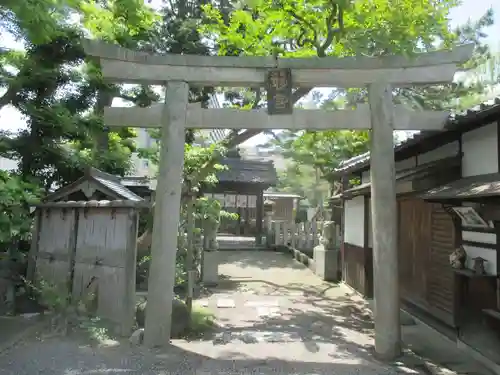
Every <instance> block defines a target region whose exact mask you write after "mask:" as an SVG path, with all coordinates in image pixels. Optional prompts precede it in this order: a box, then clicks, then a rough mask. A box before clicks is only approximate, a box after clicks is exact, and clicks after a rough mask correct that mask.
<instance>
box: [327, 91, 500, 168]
mask: <svg viewBox="0 0 500 375" xmlns="http://www.w3.org/2000/svg"><path fill="white" fill-rule="evenodd" d="M493 114H500V98H495V99H491V100H489V101H486V102H484V103H481V104H480V105H477V106H475V107H472V108H469V109H468V110H467V111H463V112H456V113H452V114H451V115H450V117H449V119H448V121H447V123H446V125H445V127H444V130H445V131H451V130H457V131H466V130H469V129H468V128H471V125H476V124H475V122H476V121H478V120H481V119H483V118H486V117H488V116H491V115H493ZM477 125H479V124H477ZM473 127H474V126H472V128H473ZM442 133H443V132H442V131H423V132H415V133H414V134H412V135H410V136H409V137H408V138H407V139H405V140H404V141H400V142H397V143H396V144H395V145H394V152H395V153H397V152H399V151H402V150H404V149H406V148H407V147H409V146H412V145H416V144H418V143H420V142H422V141H423V140H425V139H428V138H431V137H434V136H437V135H439V134H442ZM369 165H370V152H365V153H363V154H361V155H358V156H355V157H353V158H351V159H348V160H345V161H343V162H342V163H340V165H339V167H338V168H337V169H336V172H338V173H340V174H342V173H345V172H355V171H357V170H359V169H363V168H364V167H367V166H369Z"/></svg>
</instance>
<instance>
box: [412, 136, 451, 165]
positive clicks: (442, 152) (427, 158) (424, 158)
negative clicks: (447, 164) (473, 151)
mask: <svg viewBox="0 0 500 375" xmlns="http://www.w3.org/2000/svg"><path fill="white" fill-rule="evenodd" d="M459 152H460V144H459V142H458V141H455V142H451V143H448V144H445V145H444V146H441V147H438V148H436V149H434V150H432V151H429V152H426V153H425V154H421V155H418V156H417V161H418V164H419V165H421V164H425V163H430V162H433V161H436V160H439V159H444V158H447V157H450V156H455V155H458V153H459Z"/></svg>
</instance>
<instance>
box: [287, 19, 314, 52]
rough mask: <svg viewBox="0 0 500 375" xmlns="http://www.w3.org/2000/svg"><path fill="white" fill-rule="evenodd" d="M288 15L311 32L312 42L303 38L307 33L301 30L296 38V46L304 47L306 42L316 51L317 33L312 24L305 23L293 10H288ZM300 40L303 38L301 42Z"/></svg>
mask: <svg viewBox="0 0 500 375" xmlns="http://www.w3.org/2000/svg"><path fill="white" fill-rule="evenodd" d="M288 14H290V15H291V16H292V17H293V18H295V19H296V20H297V21H299V22H302V23H303V24H305V25H306V26H307V27H308V28H309V30H311V31H312V33H313V40H311V39H308V38H306V37H305V36H306V33H307V30H306V29H303V30H302V32H301V33H300V35H299V37H298V38H297V45H298V46H299V47H304V45H305V44H306V42H309V43H311V44H312V45H313V46H314V47H315V48H316V49H319V48H320V44H319V41H318V32H317V31H316V28H315V27H314V25H313V24H312V23H310V22H309V21H307V20H306V19H305V18H304V17H302V16H299V15H298V14H297V13H295V12H294V11H293V10H289V11H288ZM302 38H304V39H303V40H301V39H302Z"/></svg>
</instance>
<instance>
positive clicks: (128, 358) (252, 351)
mask: <svg viewBox="0 0 500 375" xmlns="http://www.w3.org/2000/svg"><path fill="white" fill-rule="evenodd" d="M220 255H221V262H223V264H221V266H220V273H221V274H223V275H225V278H227V279H229V281H224V282H222V283H221V284H220V285H219V287H218V288H216V289H214V290H212V291H211V294H210V295H208V296H206V297H205V298H204V299H203V300H200V301H197V303H200V304H202V305H206V306H208V307H209V308H210V309H212V310H213V311H214V313H215V314H216V316H217V319H218V321H219V323H220V324H221V328H220V329H218V331H217V332H215V333H214V335H213V336H212V337H207V338H206V339H204V340H199V341H190V342H188V341H184V340H175V341H174V342H173V343H172V346H171V347H169V348H166V349H163V350H158V351H151V350H146V349H143V348H140V347H130V346H129V345H128V344H122V345H119V346H116V347H91V346H89V345H88V344H86V343H85V342H84V341H79V340H76V339H70V338H52V339H47V340H32V341H29V342H26V343H24V344H22V345H21V346H18V347H16V348H14V349H12V350H11V351H10V352H6V353H3V354H1V355H0V374H12V375H24V374H26V375H28V374H29V375H33V374H50V375H80V374H82V375H83V374H86V375H98V374H120V375H121V374H124V375H125V374H146V375H149V374H151V375H153V374H154V375H160V374H161V375H166V374H186V375H195V374H196V375H205V374H206V375H208V374H214V375H215V374H290V375H293V374H296V375H299V374H300V375H302V374H304V375H306V374H311V375H313V374H338V375H343V374H346V375H347V374H396V373H402V372H406V373H407V372H408V369H402V368H398V366H396V365H391V366H389V365H383V364H380V363H378V362H377V361H375V360H374V359H373V358H372V356H371V355H370V348H371V345H372V343H373V339H372V334H373V332H372V323H371V319H370V314H369V312H368V310H367V308H366V306H365V303H364V301H362V300H361V299H360V298H355V297H352V296H349V295H347V294H348V290H347V289H346V288H345V287H342V286H336V285H332V284H326V283H322V282H321V281H320V280H319V279H318V278H317V277H315V276H314V275H313V274H312V273H311V272H310V271H309V270H308V269H306V268H305V267H304V266H302V265H299V264H298V263H296V262H294V261H293V260H292V259H291V258H290V256H289V255H283V254H279V253H271V252H253V253H252V252H231V253H227V252H221V253H220ZM413 373H415V370H413Z"/></svg>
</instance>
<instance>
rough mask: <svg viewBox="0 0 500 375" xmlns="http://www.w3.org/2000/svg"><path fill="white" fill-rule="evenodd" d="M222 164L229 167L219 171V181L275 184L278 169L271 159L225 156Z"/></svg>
mask: <svg viewBox="0 0 500 375" xmlns="http://www.w3.org/2000/svg"><path fill="white" fill-rule="evenodd" d="M221 164H222V165H224V166H226V167H227V169H226V170H223V171H220V172H218V173H217V179H218V180H219V182H244V183H254V184H264V185H269V186H275V185H276V183H277V182H278V176H277V174H276V169H275V168H274V164H273V162H271V161H257V160H245V159H239V158H224V159H223V160H222V161H221Z"/></svg>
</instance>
